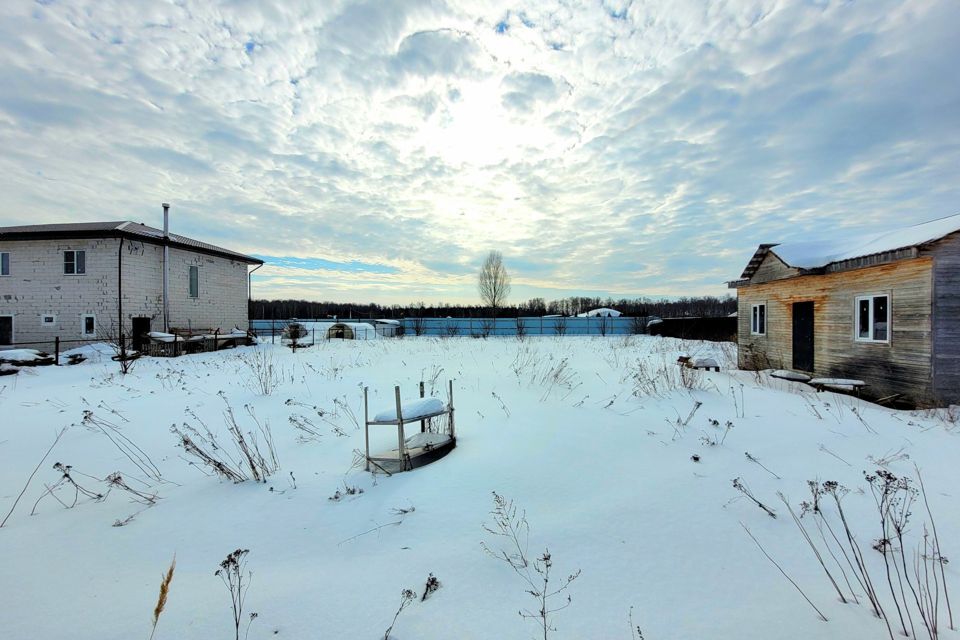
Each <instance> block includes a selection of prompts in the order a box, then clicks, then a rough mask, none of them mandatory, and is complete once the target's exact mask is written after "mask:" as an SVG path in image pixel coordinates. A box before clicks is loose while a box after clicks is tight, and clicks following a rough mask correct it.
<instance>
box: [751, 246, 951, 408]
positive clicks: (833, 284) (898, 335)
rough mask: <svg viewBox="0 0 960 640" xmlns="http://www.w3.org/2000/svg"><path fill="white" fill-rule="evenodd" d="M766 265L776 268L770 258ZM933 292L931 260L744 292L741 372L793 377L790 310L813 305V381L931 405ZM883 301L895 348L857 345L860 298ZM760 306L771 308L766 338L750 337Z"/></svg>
mask: <svg viewBox="0 0 960 640" xmlns="http://www.w3.org/2000/svg"><path fill="white" fill-rule="evenodd" d="M768 259H772V260H777V259H776V258H775V257H771V256H768ZM777 262H779V260H777ZM781 264H782V263H781ZM758 273H759V271H758ZM932 286H933V259H932V258H930V257H921V258H916V259H913V260H901V261H898V262H894V263H891V264H885V265H880V266H874V267H867V268H863V269H855V270H852V271H845V272H840V273H832V274H825V275H810V276H800V277H796V278H788V279H785V280H778V281H773V282H767V283H764V284H749V285H744V286H741V287H740V288H738V290H737V294H738V299H739V304H738V315H739V322H738V325H739V326H738V338H739V344H740V366H741V367H743V368H754V367H756V366H760V367H767V366H769V367H775V368H783V369H791V368H792V365H793V314H792V311H793V310H792V307H791V305H792V303H794V302H803V301H807V300H812V301H813V303H814V331H815V338H814V372H813V373H815V374H816V375H819V376H831V377H843V378H859V379H862V380H864V381H866V382H867V384H869V385H870V389H869V391H870V393H871V395H873V396H881V395H888V394H893V393H903V394H905V395H906V396H908V398H909V399H911V400H914V401H916V402H929V401H930V399H931V398H932V392H933V388H932V370H931V310H932V307H931V295H932ZM882 293H887V294H889V295H890V304H891V310H892V322H891V325H892V326H891V329H892V335H891V341H890V343H889V344H887V343H864V342H856V341H855V340H854V319H855V317H856V316H855V314H856V298H857V296H859V295H869V294H882ZM760 302H766V304H767V335H766V336H752V335H750V313H751V305H753V304H756V303H760Z"/></svg>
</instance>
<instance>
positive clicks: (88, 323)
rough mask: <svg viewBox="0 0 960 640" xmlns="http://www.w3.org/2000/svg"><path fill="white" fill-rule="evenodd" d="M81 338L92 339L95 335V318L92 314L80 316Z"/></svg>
mask: <svg viewBox="0 0 960 640" xmlns="http://www.w3.org/2000/svg"><path fill="white" fill-rule="evenodd" d="M80 322H81V327H82V328H83V337H84V338H92V337H94V336H96V335H97V317H96V316H95V315H93V314H86V315H83V316H80Z"/></svg>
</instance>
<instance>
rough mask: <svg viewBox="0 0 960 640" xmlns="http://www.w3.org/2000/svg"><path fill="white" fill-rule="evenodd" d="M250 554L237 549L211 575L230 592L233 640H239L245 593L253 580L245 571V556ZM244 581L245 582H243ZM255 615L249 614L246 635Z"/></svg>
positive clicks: (245, 598)
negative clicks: (221, 582)
mask: <svg viewBox="0 0 960 640" xmlns="http://www.w3.org/2000/svg"><path fill="white" fill-rule="evenodd" d="M248 553H250V550H249V549H237V550H236V551H233V552H231V553H230V554H228V555H227V557H226V558H224V559H223V561H222V562H221V563H220V568H219V569H217V570H216V571H215V572H214V574H213V575H215V576H218V577H219V578H220V579H221V580H222V581H223V584H224V586H226V587H227V589H228V590H229V591H230V605H231V608H232V610H233V628H234V640H240V623H241V621H242V620H243V605H244V603H245V602H246V600H247V591H249V590H250V581H251V579H252V578H253V572H252V571H247V570H246V556H247V554H248ZM244 579H246V582H244ZM256 617H257V614H256V613H251V614H249V618H250V621H249V622H248V623H247V634H248V635H249V633H250V625H251V624H253V621H254V620H255V619H256Z"/></svg>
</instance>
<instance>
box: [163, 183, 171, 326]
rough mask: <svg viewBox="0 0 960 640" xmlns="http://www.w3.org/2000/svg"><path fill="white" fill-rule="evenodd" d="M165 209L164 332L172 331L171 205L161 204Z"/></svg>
mask: <svg viewBox="0 0 960 640" xmlns="http://www.w3.org/2000/svg"><path fill="white" fill-rule="evenodd" d="M161 206H162V207H163V331H164V333H166V332H168V331H170V299H169V297H168V294H169V281H170V276H169V264H170V246H169V244H168V243H169V241H170V205H169V204H167V203H166V202H163V203H161Z"/></svg>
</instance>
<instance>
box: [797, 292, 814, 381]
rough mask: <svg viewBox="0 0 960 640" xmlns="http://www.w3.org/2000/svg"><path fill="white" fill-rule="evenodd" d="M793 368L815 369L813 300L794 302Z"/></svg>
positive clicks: (802, 369) (801, 369)
mask: <svg viewBox="0 0 960 640" xmlns="http://www.w3.org/2000/svg"><path fill="white" fill-rule="evenodd" d="M793 368H794V369H798V370H800V371H813V302H794V303H793Z"/></svg>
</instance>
